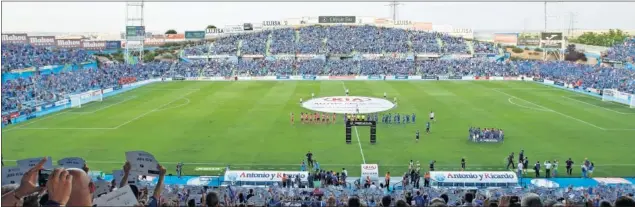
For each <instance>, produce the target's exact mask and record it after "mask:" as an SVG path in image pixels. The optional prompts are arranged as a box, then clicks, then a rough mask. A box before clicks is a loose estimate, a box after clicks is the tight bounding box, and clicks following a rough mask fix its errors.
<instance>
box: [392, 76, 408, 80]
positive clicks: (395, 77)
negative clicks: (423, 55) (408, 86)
mask: <svg viewBox="0 0 635 207" xmlns="http://www.w3.org/2000/svg"><path fill="white" fill-rule="evenodd" d="M394 79H395V80H408V76H407V75H396V76H394Z"/></svg>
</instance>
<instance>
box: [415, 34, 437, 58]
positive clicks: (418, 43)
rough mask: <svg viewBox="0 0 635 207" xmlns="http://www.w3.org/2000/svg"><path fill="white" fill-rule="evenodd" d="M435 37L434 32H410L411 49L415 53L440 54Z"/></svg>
mask: <svg viewBox="0 0 635 207" xmlns="http://www.w3.org/2000/svg"><path fill="white" fill-rule="evenodd" d="M437 36H438V33H436V32H423V31H410V40H411V41H412V49H413V50H414V51H415V52H417V53H441V48H440V46H439V42H438V41H437Z"/></svg>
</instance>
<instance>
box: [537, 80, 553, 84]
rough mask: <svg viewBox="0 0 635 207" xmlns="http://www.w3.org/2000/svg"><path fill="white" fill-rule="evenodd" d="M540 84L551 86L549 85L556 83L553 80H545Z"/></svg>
mask: <svg viewBox="0 0 635 207" xmlns="http://www.w3.org/2000/svg"><path fill="white" fill-rule="evenodd" d="M539 82H543V83H545V84H549V85H553V84H554V82H553V81H552V80H543V81H539Z"/></svg>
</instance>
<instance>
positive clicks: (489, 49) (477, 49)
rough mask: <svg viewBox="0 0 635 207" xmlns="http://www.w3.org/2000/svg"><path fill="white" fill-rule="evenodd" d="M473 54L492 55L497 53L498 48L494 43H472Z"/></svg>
mask: <svg viewBox="0 0 635 207" xmlns="http://www.w3.org/2000/svg"><path fill="white" fill-rule="evenodd" d="M473 44H474V53H485V54H493V53H498V48H497V47H496V45H495V44H494V43H491V42H482V41H474V42H473Z"/></svg>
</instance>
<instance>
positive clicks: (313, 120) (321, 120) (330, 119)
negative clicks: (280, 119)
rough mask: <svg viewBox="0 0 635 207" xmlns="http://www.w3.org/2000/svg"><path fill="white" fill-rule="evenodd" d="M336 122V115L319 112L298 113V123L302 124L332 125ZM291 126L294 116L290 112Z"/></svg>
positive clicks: (293, 122)
mask: <svg viewBox="0 0 635 207" xmlns="http://www.w3.org/2000/svg"><path fill="white" fill-rule="evenodd" d="M336 122H337V114H335V113H333V114H328V113H323V112H322V113H320V112H300V123H303V124H334V123H336ZM291 124H295V115H294V114H293V112H291Z"/></svg>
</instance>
